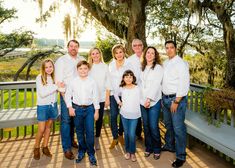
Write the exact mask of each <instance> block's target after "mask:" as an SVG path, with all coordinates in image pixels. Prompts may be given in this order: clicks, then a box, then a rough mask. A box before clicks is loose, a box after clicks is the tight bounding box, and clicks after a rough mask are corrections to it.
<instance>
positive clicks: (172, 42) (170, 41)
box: [165, 40, 177, 48]
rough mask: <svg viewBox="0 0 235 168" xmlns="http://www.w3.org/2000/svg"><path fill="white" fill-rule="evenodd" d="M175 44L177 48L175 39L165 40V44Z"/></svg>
mask: <svg viewBox="0 0 235 168" xmlns="http://www.w3.org/2000/svg"><path fill="white" fill-rule="evenodd" d="M169 43H170V44H173V45H174V46H175V48H177V45H176V42H175V41H173V40H167V41H166V42H165V46H166V45H167V44H169Z"/></svg>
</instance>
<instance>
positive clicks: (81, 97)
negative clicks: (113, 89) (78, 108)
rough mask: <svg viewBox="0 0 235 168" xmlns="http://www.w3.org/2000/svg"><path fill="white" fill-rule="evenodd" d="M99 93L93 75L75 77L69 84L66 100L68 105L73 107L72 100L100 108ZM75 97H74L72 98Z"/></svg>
mask: <svg viewBox="0 0 235 168" xmlns="http://www.w3.org/2000/svg"><path fill="white" fill-rule="evenodd" d="M98 95H99V93H98V88H97V85H96V82H95V81H94V79H92V78H91V77H89V76H88V77H87V78H86V79H81V78H80V77H79V76H77V77H75V78H74V79H73V80H72V81H71V82H70V83H69V85H68V87H67V90H66V92H65V102H66V104H67V107H72V102H73V103H75V104H77V105H91V104H93V105H94V107H95V109H99V108H100V105H99V96H98ZM72 98H73V99H72Z"/></svg>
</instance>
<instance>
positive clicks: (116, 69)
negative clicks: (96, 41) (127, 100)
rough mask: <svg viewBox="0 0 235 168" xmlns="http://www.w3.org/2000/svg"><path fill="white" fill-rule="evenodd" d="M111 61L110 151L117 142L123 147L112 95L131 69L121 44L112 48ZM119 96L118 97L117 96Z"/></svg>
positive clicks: (120, 127) (121, 131)
mask: <svg viewBox="0 0 235 168" xmlns="http://www.w3.org/2000/svg"><path fill="white" fill-rule="evenodd" d="M112 56H113V61H112V62H111V63H110V64H109V74H110V81H111V92H110V115H111V131H112V135H113V141H112V143H111V145H110V147H109V148H110V149H113V148H114V147H115V146H116V145H117V144H118V141H119V142H120V143H121V144H122V145H124V139H123V126H122V121H121V119H120V120H119V121H120V122H119V129H118V125H117V118H118V114H119V108H118V104H117V102H116V100H115V97H114V93H115V92H116V91H117V90H118V89H119V85H120V83H121V80H122V75H123V73H124V72H125V71H126V70H128V69H132V68H131V67H130V64H129V63H128V62H127V61H126V58H125V57H126V50H125V48H124V46H123V45H122V44H116V45H114V46H113V48H112ZM118 96H120V95H118Z"/></svg>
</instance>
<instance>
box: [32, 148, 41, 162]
mask: <svg viewBox="0 0 235 168" xmlns="http://www.w3.org/2000/svg"><path fill="white" fill-rule="evenodd" d="M33 158H34V159H35V160H39V159H40V148H34V150H33Z"/></svg>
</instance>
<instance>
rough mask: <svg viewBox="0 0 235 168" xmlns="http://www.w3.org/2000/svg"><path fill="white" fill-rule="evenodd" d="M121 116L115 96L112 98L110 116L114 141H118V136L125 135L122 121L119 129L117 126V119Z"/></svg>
mask: <svg viewBox="0 0 235 168" xmlns="http://www.w3.org/2000/svg"><path fill="white" fill-rule="evenodd" d="M118 114H119V109H118V104H117V102H116V100H115V98H114V96H110V115H111V131H112V135H113V139H117V138H118V135H123V126H122V120H121V119H120V120H119V129H118V126H117V118H118Z"/></svg>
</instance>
